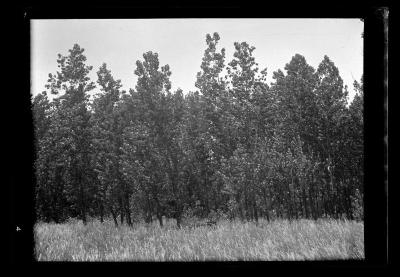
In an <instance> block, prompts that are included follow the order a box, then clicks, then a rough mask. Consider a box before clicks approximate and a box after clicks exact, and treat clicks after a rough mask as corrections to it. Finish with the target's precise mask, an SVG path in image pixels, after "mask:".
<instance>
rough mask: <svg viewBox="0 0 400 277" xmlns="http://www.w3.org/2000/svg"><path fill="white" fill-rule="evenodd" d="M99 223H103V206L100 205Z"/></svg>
mask: <svg viewBox="0 0 400 277" xmlns="http://www.w3.org/2000/svg"><path fill="white" fill-rule="evenodd" d="M100 222H101V223H103V222H104V206H103V204H100Z"/></svg>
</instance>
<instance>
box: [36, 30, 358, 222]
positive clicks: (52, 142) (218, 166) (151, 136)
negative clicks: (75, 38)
mask: <svg viewBox="0 0 400 277" xmlns="http://www.w3.org/2000/svg"><path fill="white" fill-rule="evenodd" d="M219 39H220V37H219V35H218V34H217V33H214V34H213V36H211V35H209V34H207V36H206V44H207V48H206V50H205V52H204V57H203V60H202V63H201V68H200V72H198V74H197V80H196V83H195V85H196V87H197V88H198V90H197V91H195V92H187V93H185V94H184V93H183V92H182V90H180V89H178V90H177V91H171V82H170V76H171V70H170V68H169V66H168V65H165V66H160V64H159V60H158V54H157V53H153V52H147V53H145V54H144V55H143V60H138V61H137V62H136V69H135V71H134V73H135V75H136V76H137V84H136V87H135V88H134V89H130V90H129V92H125V91H123V90H122V89H121V88H122V84H121V81H120V80H115V79H114V77H113V76H112V74H111V71H110V70H109V69H108V68H107V65H106V64H103V65H102V66H101V67H100V68H99V70H98V72H97V76H98V80H97V84H98V86H97V88H98V89H99V92H98V93H97V94H96V95H95V96H94V99H93V100H91V99H90V92H91V91H93V90H94V89H95V88H96V84H95V83H94V82H92V81H91V80H90V78H89V77H88V74H89V72H90V71H91V70H92V67H91V66H88V65H86V64H85V61H86V57H85V56H84V54H83V52H84V49H83V48H81V47H80V46H79V45H77V44H75V45H74V47H73V49H71V50H69V54H68V55H67V56H63V55H60V54H59V55H58V59H57V63H58V67H59V71H58V72H57V73H56V74H55V75H53V74H49V80H48V84H47V85H46V88H47V92H42V93H41V94H39V95H37V96H35V97H34V99H33V118H34V123H35V134H36V141H35V147H36V159H35V171H36V190H35V191H36V195H35V197H36V212H37V217H38V219H40V220H43V221H54V222H64V221H65V220H66V219H68V218H70V217H72V218H79V219H82V220H83V222H84V223H86V221H87V218H88V217H89V216H90V217H98V218H99V219H100V220H101V222H103V220H104V218H105V217H108V216H110V217H112V218H113V220H114V223H115V225H118V218H119V220H120V223H121V224H123V223H124V222H126V223H127V224H128V225H132V222H134V221H140V220H142V219H143V220H145V221H146V222H150V221H152V219H153V217H154V218H156V219H158V221H159V223H160V225H161V226H162V225H163V216H164V217H169V218H174V219H176V222H177V225H178V226H180V225H181V222H182V218H183V217H184V216H185V215H190V216H195V217H198V218H209V219H211V218H212V219H213V220H215V219H218V218H220V217H224V218H231V219H233V218H240V219H241V220H255V221H258V220H259V218H266V219H267V220H270V218H287V219H294V218H310V219H311V218H312V219H317V218H322V217H333V218H342V217H346V218H349V219H355V218H356V219H362V217H363V207H362V206H363V201H362V199H363V84H362V80H361V82H360V83H358V82H355V83H354V88H355V90H356V91H357V94H356V96H355V97H354V99H353V101H352V102H351V103H347V94H348V92H347V87H346V86H344V85H343V80H342V78H341V77H340V75H339V71H338V69H337V67H336V66H335V65H334V63H333V62H332V61H331V60H330V59H329V58H328V57H327V56H325V57H324V59H323V61H322V62H321V63H320V64H319V66H318V68H317V69H314V68H313V67H312V66H310V65H308V64H307V62H306V60H305V58H304V57H303V56H301V55H299V54H296V55H295V56H294V57H293V58H292V60H291V61H290V62H289V63H288V64H286V66H285V68H284V69H285V72H283V71H282V70H278V71H276V72H273V80H274V81H273V82H272V83H271V84H270V85H268V84H267V82H266V76H267V70H266V69H263V70H261V71H259V68H258V64H257V63H256V62H255V58H254V56H253V51H254V50H255V47H254V46H250V45H249V44H248V43H246V42H242V43H235V44H234V47H235V53H234V57H233V59H232V60H231V61H229V62H228V63H227V64H226V57H225V49H221V50H219V49H218V42H219ZM48 93H51V94H54V95H55V98H54V99H53V100H52V101H50V100H49V98H48Z"/></svg>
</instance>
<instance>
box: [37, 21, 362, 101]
mask: <svg viewBox="0 0 400 277" xmlns="http://www.w3.org/2000/svg"><path fill="white" fill-rule="evenodd" d="M31 23H32V24H31V66H32V67H31V84H32V93H33V95H36V94H38V93H40V92H42V91H43V90H45V87H44V85H45V84H46V81H47V79H48V74H49V73H55V72H56V71H57V69H58V68H57V62H56V60H57V54H58V53H60V54H62V55H66V54H67V53H68V49H71V48H72V46H73V45H74V43H78V44H79V45H80V46H81V47H83V48H84V49H85V52H84V54H85V55H86V57H87V64H88V65H92V66H93V70H92V72H91V74H90V77H91V78H92V80H93V81H94V82H96V81H97V76H96V72H97V71H98V69H99V67H100V66H101V64H102V63H103V62H105V63H107V66H108V68H109V69H110V70H111V72H112V74H113V76H114V78H115V79H121V81H122V84H123V88H124V89H125V90H127V91H128V90H129V88H134V87H135V84H136V80H137V79H136V75H134V70H135V68H136V65H135V63H136V60H138V59H140V60H142V59H143V53H145V52H147V51H153V52H157V53H158V55H159V60H160V66H162V65H165V64H169V65H170V69H171V72H172V75H171V82H172V89H173V90H175V89H177V88H181V89H182V90H183V91H184V93H186V92H188V91H194V90H196V88H195V86H194V83H195V80H196V73H197V72H198V71H199V70H200V64H201V60H202V57H203V54H204V50H205V49H206V42H205V37H206V34H207V33H210V34H212V33H214V32H218V33H219V35H220V37H221V40H220V42H219V48H218V49H221V48H222V47H223V48H225V50H226V64H227V63H228V62H229V61H230V60H232V57H233V52H234V46H233V43H234V42H235V41H237V42H242V41H246V42H248V43H249V44H250V45H252V46H255V47H256V49H255V51H254V52H253V54H254V56H255V58H256V62H257V63H258V64H259V67H260V69H263V68H265V67H266V68H267V71H268V77H269V82H271V81H272V72H273V71H276V70H278V69H282V70H283V68H284V67H285V64H287V63H288V62H290V60H291V58H292V57H293V56H294V55H295V54H296V53H298V54H301V55H303V56H304V57H305V58H306V60H307V62H308V63H309V64H310V65H311V66H313V67H314V68H315V69H316V68H317V67H318V64H319V63H320V62H321V61H322V59H323V57H324V55H328V57H329V58H330V59H331V60H332V61H333V62H334V63H335V65H336V66H337V67H338V68H339V72H340V75H341V76H342V78H343V80H344V83H345V84H346V85H348V87H349V92H350V99H351V98H352V96H353V94H354V92H353V81H354V80H358V81H359V80H360V78H361V75H362V73H363V41H362V37H361V33H362V32H363V23H362V22H361V21H360V20H359V19H133V20H125V19H124V20H121V19H119V20H81V19H78V20H70V19H68V20H32V21H31Z"/></svg>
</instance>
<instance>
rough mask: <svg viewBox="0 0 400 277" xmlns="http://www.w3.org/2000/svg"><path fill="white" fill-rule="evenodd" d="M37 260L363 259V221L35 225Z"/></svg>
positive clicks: (97, 222) (71, 222) (70, 223)
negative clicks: (192, 225) (189, 225)
mask: <svg viewBox="0 0 400 277" xmlns="http://www.w3.org/2000/svg"><path fill="white" fill-rule="evenodd" d="M35 253H36V257H37V259H38V260H39V261H207V260H214V261H215V260H217V261H238V260H240V261H242V260H246V261H249V260H250V261H254V260H262V261H273V260H325V259H363V258H364V225H363V223H361V222H355V221H346V220H340V221H336V220H318V221H312V220H297V221H292V222H289V221H287V220H277V221H272V222H269V223H268V222H266V221H261V222H260V223H259V224H258V225H256V224H255V223H242V222H237V221H235V222H230V221H222V222H219V223H218V224H217V226H215V227H206V226H204V227H199V228H194V229H190V228H187V227H185V228H182V229H176V228H175V226H174V222H167V224H166V226H165V227H164V228H160V227H159V226H158V225H157V223H156V222H154V223H153V224H148V225H146V224H135V225H134V226H133V227H128V226H120V227H118V228H116V227H115V226H114V225H113V223H112V221H106V222H104V223H103V224H102V223H100V222H99V221H98V220H94V221H91V222H89V223H88V224H87V225H83V224H82V222H80V221H70V222H68V223H65V224H48V223H38V224H36V225H35Z"/></svg>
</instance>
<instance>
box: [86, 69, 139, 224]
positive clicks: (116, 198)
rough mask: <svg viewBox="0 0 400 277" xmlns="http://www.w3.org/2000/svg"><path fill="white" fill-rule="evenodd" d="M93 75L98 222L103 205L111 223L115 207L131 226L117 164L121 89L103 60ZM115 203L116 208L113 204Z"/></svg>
mask: <svg viewBox="0 0 400 277" xmlns="http://www.w3.org/2000/svg"><path fill="white" fill-rule="evenodd" d="M97 76H98V81H97V83H98V84H99V86H100V88H101V91H102V93H99V94H98V95H97V97H96V98H95V99H94V101H93V105H92V110H93V115H92V125H93V127H92V130H93V146H94V147H95V149H97V150H96V152H95V153H94V155H93V159H94V164H95V166H94V167H95V171H96V173H97V176H98V181H97V184H98V185H99V194H98V196H99V197H98V203H99V208H100V214H101V221H102V220H103V214H104V210H105V207H107V208H108V210H109V212H111V214H112V216H113V218H114V222H115V224H117V221H116V210H117V209H119V210H120V215H121V224H122V223H123V220H124V217H125V218H126V220H127V223H128V225H132V221H131V214H130V208H129V206H130V205H129V198H130V194H131V189H130V188H129V186H128V184H127V182H126V180H125V179H124V178H123V175H122V172H121V166H120V156H121V154H122V153H121V147H122V133H123V130H124V128H125V126H126V125H127V120H124V118H123V115H122V113H123V112H122V109H121V106H122V102H121V95H122V94H123V93H125V91H121V87H122V84H121V81H120V80H114V78H113V77H112V75H111V71H110V70H108V69H107V65H106V64H105V63H103V65H102V66H101V67H100V69H99V71H98V72H97ZM117 203H118V204H119V207H116V204H117Z"/></svg>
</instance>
